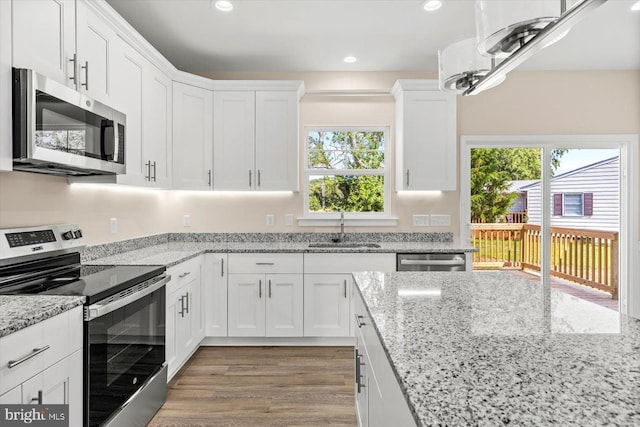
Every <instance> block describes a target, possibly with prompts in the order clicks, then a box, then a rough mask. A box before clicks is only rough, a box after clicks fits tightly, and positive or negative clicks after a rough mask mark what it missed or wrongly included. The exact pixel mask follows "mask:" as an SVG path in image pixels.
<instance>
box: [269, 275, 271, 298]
mask: <svg viewBox="0 0 640 427" xmlns="http://www.w3.org/2000/svg"><path fill="white" fill-rule="evenodd" d="M269 298H271V279H269Z"/></svg>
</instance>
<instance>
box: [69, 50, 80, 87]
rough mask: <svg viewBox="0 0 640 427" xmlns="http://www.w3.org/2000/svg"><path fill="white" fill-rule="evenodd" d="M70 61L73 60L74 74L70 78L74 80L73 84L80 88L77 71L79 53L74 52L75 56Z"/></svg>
mask: <svg viewBox="0 0 640 427" xmlns="http://www.w3.org/2000/svg"><path fill="white" fill-rule="evenodd" d="M69 62H73V75H72V76H71V77H69V80H71V81H72V82H73V85H74V86H75V87H76V89H77V88H78V82H77V81H76V72H77V71H78V70H77V68H76V67H77V66H78V65H77V64H78V54H76V53H74V54H73V58H71V59H70V60H69Z"/></svg>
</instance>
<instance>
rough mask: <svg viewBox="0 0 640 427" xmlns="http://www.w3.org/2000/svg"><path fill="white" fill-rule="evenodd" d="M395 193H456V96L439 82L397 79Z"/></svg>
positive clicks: (395, 88)
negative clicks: (405, 191)
mask: <svg viewBox="0 0 640 427" xmlns="http://www.w3.org/2000/svg"><path fill="white" fill-rule="evenodd" d="M392 92H393V95H394V97H395V99H396V150H397V152H396V162H397V163H396V190H397V191H402V190H410V191H425V190H441V191H455V190H456V184H457V181H456V178H457V169H456V162H457V159H456V153H457V150H456V146H457V143H456V141H457V138H456V96H455V94H450V93H446V92H442V91H440V90H439V89H438V82H437V80H398V81H397V82H396V84H395V85H394V87H393V89H392Z"/></svg>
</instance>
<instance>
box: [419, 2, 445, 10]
mask: <svg viewBox="0 0 640 427" xmlns="http://www.w3.org/2000/svg"><path fill="white" fill-rule="evenodd" d="M441 7H442V2H441V1H440V0H427V1H425V2H424V5H423V6H422V8H423V9H424V10H426V11H427V12H433V11H436V10H438V9H440V8H441Z"/></svg>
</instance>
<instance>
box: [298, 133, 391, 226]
mask: <svg viewBox="0 0 640 427" xmlns="http://www.w3.org/2000/svg"><path fill="white" fill-rule="evenodd" d="M316 130H317V131H341V132H347V131H366V132H384V138H385V145H384V162H385V167H384V171H383V173H382V174H380V173H375V175H382V176H383V178H384V212H345V213H344V221H345V226H350V227H353V226H355V227H375V226H389V227H393V226H396V225H397V224H398V218H396V217H393V216H392V215H391V212H390V210H391V192H392V189H393V186H392V185H391V166H390V163H389V160H390V157H389V153H390V151H391V150H390V139H389V138H390V134H391V128H390V126H358V125H353V126H305V127H304V136H305V140H304V167H303V174H302V175H303V179H304V183H303V188H304V191H303V193H304V198H303V201H302V203H303V204H304V208H303V216H302V217H301V218H298V226H300V227H339V226H340V212H311V211H309V177H310V176H311V175H322V174H325V175H373V173H371V172H373V170H370V169H366V170H364V169H354V170H346V169H340V170H337V171H327V170H324V169H323V170H320V171H319V170H317V169H309V168H308V164H309V163H308V160H309V145H308V143H307V139H306V138H307V136H308V135H309V132H312V131H316ZM328 172H332V173H328ZM333 172H335V173H333ZM376 172H377V171H376Z"/></svg>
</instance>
